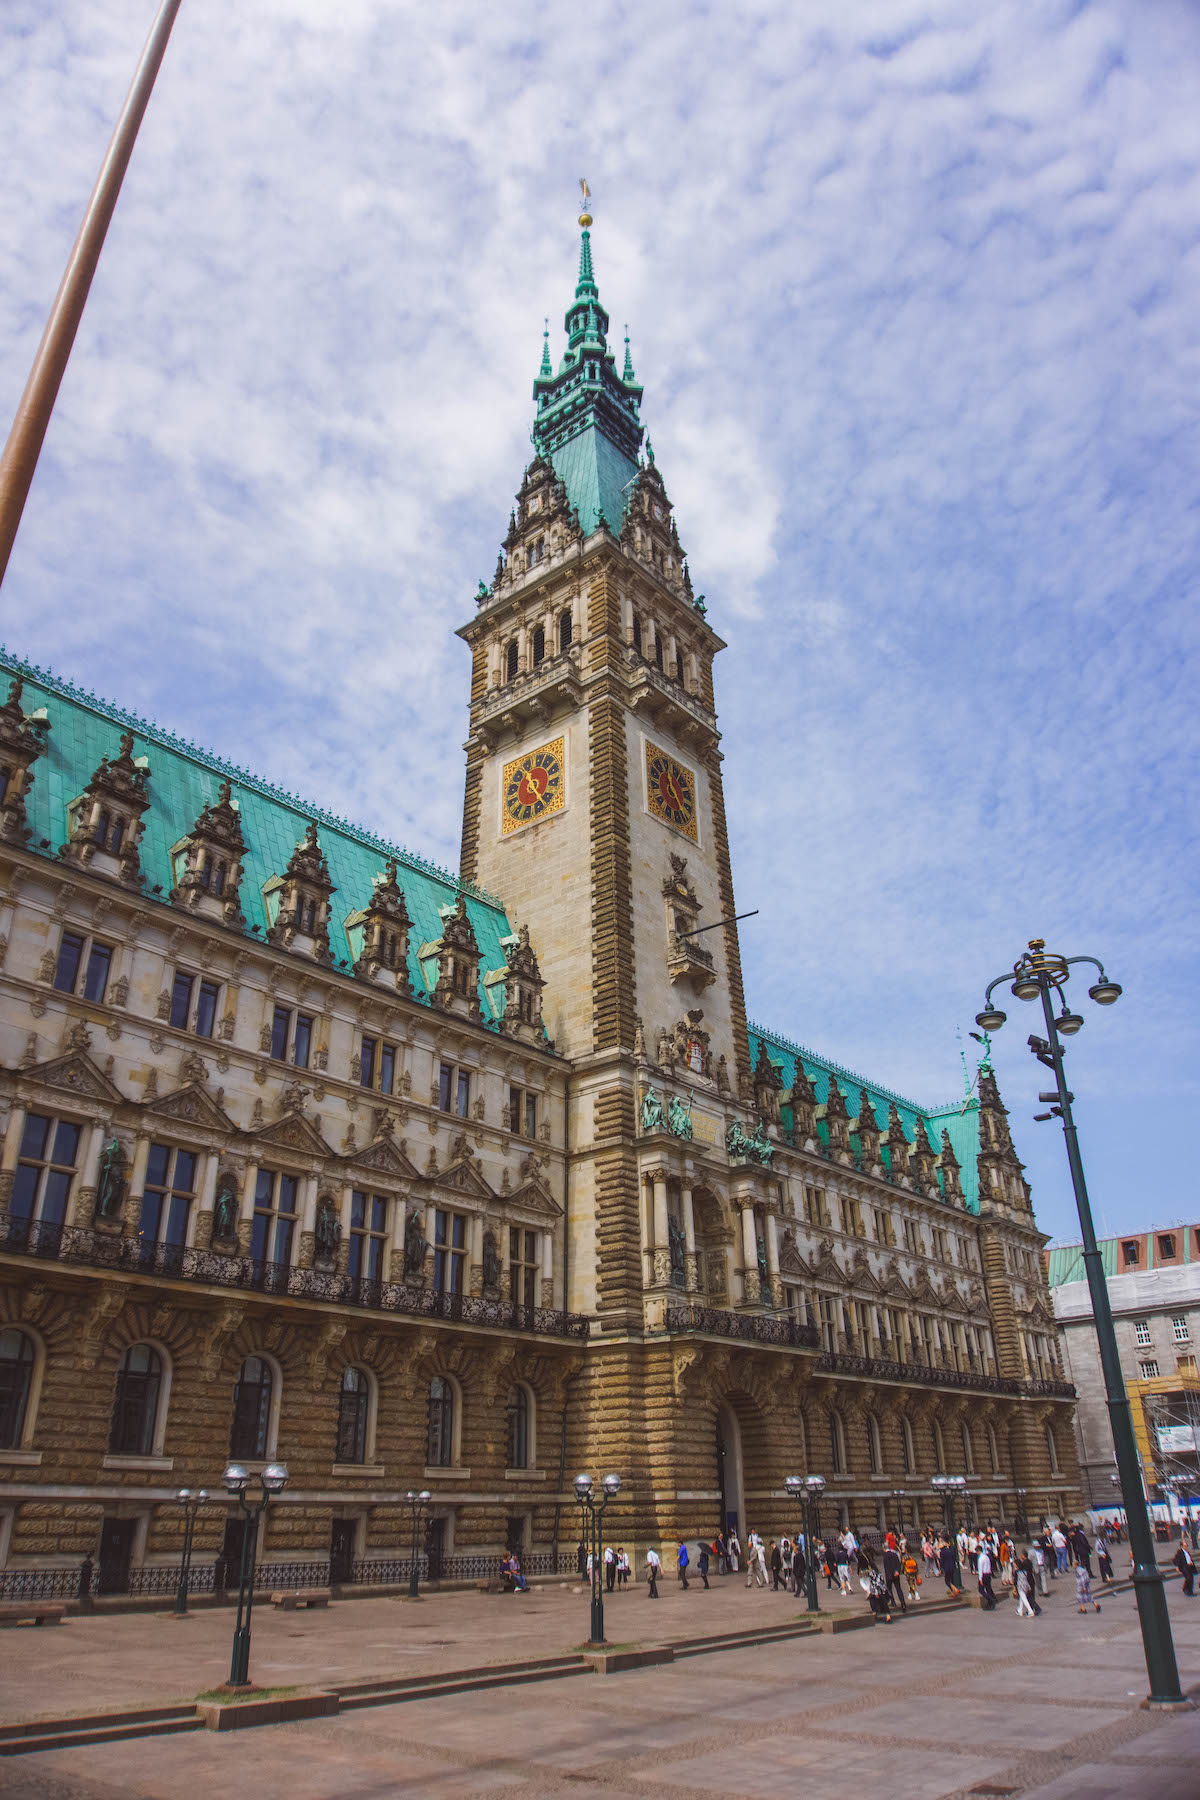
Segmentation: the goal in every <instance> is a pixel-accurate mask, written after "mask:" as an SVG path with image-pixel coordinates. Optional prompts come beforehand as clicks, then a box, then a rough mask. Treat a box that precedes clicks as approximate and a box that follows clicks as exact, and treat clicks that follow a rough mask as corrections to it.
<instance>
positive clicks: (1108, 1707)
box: [0, 1580, 1200, 1800]
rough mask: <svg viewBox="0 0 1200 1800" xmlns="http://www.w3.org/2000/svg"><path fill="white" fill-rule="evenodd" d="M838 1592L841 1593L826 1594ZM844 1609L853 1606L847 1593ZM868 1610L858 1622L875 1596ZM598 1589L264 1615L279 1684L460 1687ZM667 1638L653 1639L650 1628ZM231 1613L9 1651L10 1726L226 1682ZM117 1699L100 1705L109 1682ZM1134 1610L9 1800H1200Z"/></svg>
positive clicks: (829, 1641)
mask: <svg viewBox="0 0 1200 1800" xmlns="http://www.w3.org/2000/svg"><path fill="white" fill-rule="evenodd" d="M1168 1593H1169V1605H1170V1610H1171V1617H1172V1623H1173V1627H1174V1630H1175V1641H1176V1648H1177V1652H1178V1655H1179V1661H1180V1670H1181V1675H1182V1678H1183V1685H1184V1687H1185V1688H1188V1687H1189V1686H1193V1685H1195V1686H1197V1687H1198V1688H1200V1598H1198V1599H1197V1601H1196V1602H1195V1603H1193V1602H1191V1601H1189V1600H1188V1599H1186V1598H1185V1597H1184V1596H1183V1595H1182V1594H1181V1593H1180V1591H1179V1589H1178V1587H1177V1586H1176V1587H1172V1588H1170V1589H1169V1590H1168ZM822 1599H823V1600H824V1599H825V1596H824V1595H823V1596H822ZM834 1603H835V1604H836V1597H834ZM851 1604H853V1605H854V1606H855V1609H857V1607H858V1606H859V1605H860V1604H861V1602H858V1601H856V1602H854V1603H849V1602H848V1603H847V1605H851ZM795 1611H796V1602H795V1601H793V1600H791V1599H789V1598H786V1597H784V1596H779V1595H773V1594H761V1593H759V1592H758V1591H757V1590H755V1591H754V1592H752V1593H750V1594H747V1593H746V1592H745V1590H744V1588H743V1587H742V1586H741V1583H740V1582H739V1583H737V1584H736V1585H735V1584H734V1582H733V1581H732V1580H730V1581H726V1582H720V1583H717V1582H714V1585H713V1591H712V1593H711V1594H705V1593H703V1591H700V1590H697V1589H696V1588H693V1589H692V1590H691V1591H690V1592H689V1593H687V1594H683V1593H681V1592H679V1591H678V1590H677V1589H674V1588H665V1590H664V1598H663V1600H662V1601H661V1602H660V1604H659V1605H658V1606H654V1605H652V1604H651V1603H649V1602H647V1600H646V1598H645V1594H644V1591H643V1590H640V1589H635V1590H634V1591H633V1592H632V1593H630V1594H628V1595H624V1596H621V1597H619V1598H614V1600H613V1601H612V1603H611V1604H610V1606H609V1609H608V1621H607V1622H608V1635H609V1637H610V1639H611V1640H613V1641H624V1642H629V1641H635V1640H643V1641H668V1640H670V1639H672V1638H675V1639H680V1638H682V1637H684V1636H693V1635H699V1634H702V1633H707V1632H709V1631H720V1630H723V1629H733V1628H737V1627H741V1626H745V1625H750V1624H755V1623H758V1622H759V1621H760V1620H761V1621H770V1622H775V1621H777V1620H780V1619H782V1618H784V1617H786V1616H787V1615H789V1614H792V1613H794V1612H795ZM586 1619H587V1606H586V1597H585V1596H584V1595H582V1594H579V1593H570V1592H566V1591H562V1590H557V1589H555V1590H551V1591H543V1592H542V1593H539V1594H536V1595H533V1596H531V1597H529V1598H528V1599H515V1598H499V1597H493V1598H483V1597H480V1596H477V1595H447V1596H440V1597H432V1598H430V1599H428V1600H426V1601H424V1602H423V1603H422V1605H421V1606H419V1607H415V1606H408V1605H407V1604H404V1603H399V1602H396V1601H358V1602H347V1603H344V1604H342V1605H341V1606H336V1607H334V1608H333V1609H331V1611H330V1612H329V1613H327V1614H326V1613H313V1614H287V1615H281V1614H274V1613H269V1612H268V1613H265V1614H264V1615H263V1616H262V1621H261V1624H260V1623H259V1622H258V1616H257V1615H256V1623H255V1632H254V1653H253V1672H254V1675H255V1678H256V1679H257V1680H258V1681H260V1682H263V1683H266V1682H268V1681H270V1682H273V1683H282V1682H288V1683H305V1682H309V1681H312V1680H314V1679H321V1678H324V1679H326V1680H335V1681H349V1680H351V1679H353V1678H355V1677H364V1676H367V1675H390V1674H399V1673H402V1674H413V1673H424V1672H433V1671H434V1670H444V1669H448V1668H453V1667H455V1666H459V1667H461V1666H465V1665H467V1664H468V1663H481V1662H486V1661H489V1660H495V1659H498V1658H499V1659H504V1660H507V1659H509V1658H512V1657H515V1656H521V1655H527V1654H535V1653H536V1654H543V1655H544V1654H550V1653H552V1652H554V1651H557V1650H562V1649H565V1648H568V1647H571V1646H573V1645H574V1644H577V1643H578V1641H579V1635H582V1631H583V1630H585V1629H586ZM651 1626H653V1631H651ZM229 1630H230V1617H229V1615H228V1614H227V1613H220V1614H210V1615H198V1616H197V1618H196V1620H195V1621H193V1622H192V1623H190V1624H172V1623H170V1622H168V1621H166V1620H163V1619H159V1618H156V1617H153V1616H147V1615H141V1616H138V1617H135V1618H124V1619H91V1620H72V1621H71V1622H70V1623H69V1624H68V1625H66V1626H63V1627H60V1628H58V1629H56V1630H53V1631H49V1632H47V1631H40V1632H34V1631H26V1632H22V1633H20V1634H18V1633H17V1632H15V1631H14V1632H10V1633H9V1634H7V1636H6V1637H5V1638H4V1640H3V1645H4V1650H5V1652H6V1654H5V1657H4V1676H3V1695H4V1700H3V1712H4V1716H5V1717H6V1718H9V1719H11V1718H14V1717H19V1716H28V1715H29V1714H31V1713H35V1712H41V1713H47V1712H51V1711H53V1712H68V1711H79V1710H85V1709H87V1708H89V1707H92V1706H99V1705H114V1704H117V1703H119V1702H124V1703H129V1702H147V1703H148V1702H150V1701H152V1700H155V1699H163V1698H166V1699H173V1698H178V1697H182V1696H185V1695H186V1696H189V1697H190V1695H192V1694H194V1693H195V1692H196V1691H197V1690H198V1689H199V1688H200V1687H203V1686H205V1685H208V1684H209V1683H210V1682H211V1681H214V1680H217V1679H220V1677H221V1675H223V1673H224V1669H223V1667H219V1666H215V1665H216V1664H218V1663H220V1662H221V1661H222V1660H223V1654H224V1651H225V1649H226V1647H227V1644H228V1638H229ZM101 1690H103V1691H101ZM1144 1693H1145V1665H1144V1662H1143V1659H1142V1651H1141V1641H1140V1637H1139V1634H1138V1629H1137V1620H1136V1613H1135V1609H1134V1604H1133V1600H1132V1598H1131V1597H1130V1596H1128V1595H1114V1596H1111V1597H1110V1598H1109V1600H1108V1601H1107V1602H1105V1603H1104V1610H1103V1612H1102V1613H1101V1614H1099V1615H1097V1614H1089V1615H1087V1616H1086V1617H1081V1616H1080V1615H1079V1614H1078V1612H1076V1611H1075V1608H1074V1606H1073V1604H1072V1600H1071V1592H1070V1588H1069V1587H1068V1585H1067V1584H1066V1583H1060V1584H1059V1588H1058V1591H1056V1592H1055V1593H1053V1595H1052V1597H1051V1598H1050V1600H1049V1601H1048V1602H1047V1604H1046V1606H1045V1609H1044V1613H1043V1616H1042V1617H1041V1618H1040V1619H1035V1620H1027V1619H1018V1618H1017V1617H1016V1615H1015V1611H1014V1609H1013V1608H1012V1606H1011V1605H1006V1606H1005V1607H1003V1608H1002V1609H1001V1610H1000V1611H999V1612H997V1613H995V1614H981V1613H979V1612H977V1611H975V1610H974V1609H971V1610H970V1611H966V1610H964V1611H962V1612H952V1613H945V1614H939V1615H937V1616H930V1617H928V1618H925V1619H920V1620H912V1621H904V1622H897V1623H896V1624H895V1625H893V1626H892V1627H890V1628H889V1627H882V1628H881V1627H876V1628H875V1629H873V1630H870V1631H861V1632H850V1633H846V1634H844V1635H839V1636H836V1637H831V1636H829V1635H828V1634H825V1633H822V1634H820V1635H819V1636H817V1635H815V1634H814V1636H813V1637H811V1638H803V1639H794V1640H787V1641H785V1642H783V1643H781V1644H776V1645H773V1646H770V1647H762V1648H757V1649H753V1650H742V1651H733V1652H726V1653H723V1654H719V1655H707V1656H702V1657H697V1658H694V1659H689V1660H687V1661H682V1662H679V1663H676V1664H674V1665H671V1666H667V1667H662V1668H656V1669H650V1670H645V1671H639V1672H636V1673H632V1674H626V1675H614V1676H606V1677H600V1676H594V1675H586V1676H579V1677H573V1678H571V1679H569V1680H566V1681H552V1682H545V1683H537V1684H534V1685H531V1686H525V1687H512V1688H502V1689H492V1690H485V1691H482V1692H476V1693H471V1694H467V1695H457V1696H446V1697H444V1698H439V1699H434V1700H422V1701H413V1702H409V1703H407V1704H403V1705H390V1706H385V1707H378V1708H371V1709H368V1710H366V1711H362V1712H356V1713H349V1714H346V1715H344V1716H342V1717H340V1718H335V1719H329V1720H321V1721H316V1722H313V1723H307V1724H298V1725H285V1726H274V1727H264V1728H261V1729H256V1730H253V1731H249V1732H238V1733H234V1734H225V1735H222V1736H216V1735H214V1734H211V1733H200V1732H197V1733H195V1734H191V1735H188V1736H185V1737H174V1738H172V1737H164V1738H153V1739H146V1740H140V1741H134V1742H124V1743H115V1744H107V1745H104V1744H102V1745H99V1746H96V1747H94V1748H90V1749H87V1750H72V1751H57V1752H51V1753H47V1754H40V1755H36V1756H29V1757H15V1758H11V1759H5V1760H4V1761H3V1762H0V1791H3V1792H4V1793H5V1794H6V1795H7V1796H10V1797H11V1800H116V1796H118V1795H119V1796H124V1797H126V1800H175V1797H176V1796H180V1797H187V1800H190V1797H191V1796H192V1795H193V1794H194V1793H195V1792H197V1791H199V1792H204V1793H208V1794H213V1795H217V1796H221V1797H222V1800H223V1796H225V1795H227V1794H240V1793H246V1794H251V1795H254V1796H255V1797H256V1800H327V1797H329V1796H333V1795H337V1796H339V1797H340V1796H345V1797H346V1800H374V1797H376V1796H378V1797H380V1800H382V1797H383V1796H385V1795H386V1796H389V1797H391V1796H399V1797H410V1796H411V1797H413V1800H418V1797H419V1800H424V1797H425V1796H429V1797H430V1800H443V1797H444V1800H457V1797H458V1796H473V1797H475V1800H488V1797H489V1796H496V1797H497V1800H499V1797H500V1796H504V1797H505V1800H509V1797H511V1800H557V1797H558V1796H564V1795H577V1794H579V1793H580V1792H581V1791H584V1792H587V1793H590V1794H595V1795H596V1796H597V1800H718V1797H720V1800H726V1797H728V1800H774V1797H776V1796H784V1795H787V1796H788V1797H789V1800H791V1797H792V1796H795V1795H796V1794H798V1793H799V1794H803V1796H804V1800H860V1797H861V1800H867V1797H869V1796H874V1795H880V1796H886V1797H887V1800H966V1796H968V1795H970V1796H972V1800H985V1797H988V1796H1002V1795H1014V1796H1015V1795H1020V1796H1021V1797H1022V1800H1025V1796H1028V1797H1029V1800H1113V1797H1115V1796H1117V1795H1121V1796H1127V1797H1132V1800H1140V1797H1141V1796H1146V1800H1150V1797H1151V1796H1153V1800H1197V1796H1200V1711H1197V1712H1194V1713H1188V1714H1158V1713H1149V1712H1144V1711H1142V1710H1140V1707H1139V1702H1140V1700H1141V1699H1142V1698H1143V1696H1144Z"/></svg>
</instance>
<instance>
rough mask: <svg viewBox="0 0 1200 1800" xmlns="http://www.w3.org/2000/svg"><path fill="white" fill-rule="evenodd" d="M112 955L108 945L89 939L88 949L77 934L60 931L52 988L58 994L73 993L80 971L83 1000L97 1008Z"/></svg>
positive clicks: (106, 983)
mask: <svg viewBox="0 0 1200 1800" xmlns="http://www.w3.org/2000/svg"><path fill="white" fill-rule="evenodd" d="M112 955H113V953H112V945H111V944H101V943H98V942H97V941H96V940H95V939H94V938H93V939H92V941H91V945H90V947H89V944H88V940H87V938H86V937H83V936H81V935H80V933H79V932H77V931H64V932H63V934H62V938H61V940H60V942H59V946H58V962H57V963H56V965H55V969H54V986H55V988H56V989H57V990H58V992H59V993H60V994H73V993H75V991H76V989H77V988H78V987H79V975H80V971H81V970H82V971H83V998H84V999H85V1000H91V1001H92V1002H93V1003H94V1004H95V1005H97V1006H99V1005H100V1004H101V1002H102V1001H103V999H104V994H105V990H106V989H107V987H108V973H109V970H110V968H111V967H112Z"/></svg>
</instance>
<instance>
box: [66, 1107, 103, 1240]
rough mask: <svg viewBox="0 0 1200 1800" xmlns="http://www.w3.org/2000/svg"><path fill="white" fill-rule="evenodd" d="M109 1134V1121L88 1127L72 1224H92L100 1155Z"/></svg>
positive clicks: (98, 1121) (99, 1120) (98, 1120)
mask: <svg viewBox="0 0 1200 1800" xmlns="http://www.w3.org/2000/svg"><path fill="white" fill-rule="evenodd" d="M108 1132H109V1121H108V1120H107V1119H97V1120H96V1122H95V1123H94V1124H93V1125H90V1126H88V1127H87V1137H86V1139H85V1140H84V1141H85V1143H86V1146H87V1148H86V1149H85V1150H84V1153H83V1163H82V1166H81V1168H80V1171H79V1186H78V1187H77V1188H76V1189H75V1209H74V1215H73V1218H72V1220H71V1223H72V1224H75V1225H90V1224H91V1222H92V1209H93V1207H94V1206H95V1204H96V1181H97V1178H98V1176H99V1174H100V1153H101V1151H102V1150H103V1149H104V1145H105V1143H106V1141H107V1138H108Z"/></svg>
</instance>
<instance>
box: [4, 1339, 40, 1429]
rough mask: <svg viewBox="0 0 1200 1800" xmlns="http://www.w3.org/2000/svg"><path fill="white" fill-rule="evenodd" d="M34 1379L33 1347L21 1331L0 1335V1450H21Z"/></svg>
mask: <svg viewBox="0 0 1200 1800" xmlns="http://www.w3.org/2000/svg"><path fill="white" fill-rule="evenodd" d="M32 1377H33V1344H32V1342H31V1341H30V1339H29V1338H27V1337H26V1335H25V1333H24V1332H23V1331H13V1330H9V1331H0V1450H16V1449H19V1448H20V1444H21V1438H22V1436H23V1434H24V1431H25V1409H26V1405H27V1403H28V1400H29V1384H30V1381H31V1380H32Z"/></svg>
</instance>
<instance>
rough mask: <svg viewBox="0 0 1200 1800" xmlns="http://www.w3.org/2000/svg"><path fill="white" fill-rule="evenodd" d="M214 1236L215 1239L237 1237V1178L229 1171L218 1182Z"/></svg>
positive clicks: (214, 1213)
mask: <svg viewBox="0 0 1200 1800" xmlns="http://www.w3.org/2000/svg"><path fill="white" fill-rule="evenodd" d="M212 1234H213V1236H214V1237H215V1238H232V1237H236V1236H237V1176H236V1175H233V1174H231V1173H230V1172H229V1171H228V1170H226V1172H225V1174H224V1175H221V1176H220V1177H219V1178H218V1180H217V1197H216V1201H215V1202H214V1205H213V1227H212Z"/></svg>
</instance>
